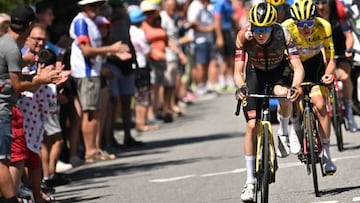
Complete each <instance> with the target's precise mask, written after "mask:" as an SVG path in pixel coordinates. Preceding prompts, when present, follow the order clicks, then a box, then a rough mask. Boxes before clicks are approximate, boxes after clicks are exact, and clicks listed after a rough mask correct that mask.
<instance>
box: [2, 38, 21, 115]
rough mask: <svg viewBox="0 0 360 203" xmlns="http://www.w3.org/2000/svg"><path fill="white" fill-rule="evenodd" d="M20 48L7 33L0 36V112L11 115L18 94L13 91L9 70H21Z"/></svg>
mask: <svg viewBox="0 0 360 203" xmlns="http://www.w3.org/2000/svg"><path fill="white" fill-rule="evenodd" d="M21 67H22V57H21V52H20V49H19V47H18V45H17V43H16V42H15V40H14V39H13V38H11V37H10V36H9V35H8V34H4V35H3V36H1V37H0V114H1V115H11V109H12V107H13V106H14V105H15V104H16V102H17V100H18V97H19V95H18V94H17V93H16V92H15V91H14V89H13V86H12V82H11V80H10V76H9V72H21Z"/></svg>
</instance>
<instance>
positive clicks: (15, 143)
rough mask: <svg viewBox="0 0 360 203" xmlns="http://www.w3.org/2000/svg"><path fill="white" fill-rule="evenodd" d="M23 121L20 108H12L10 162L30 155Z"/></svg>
mask: <svg viewBox="0 0 360 203" xmlns="http://www.w3.org/2000/svg"><path fill="white" fill-rule="evenodd" d="M23 121H24V118H23V116H22V114H21V112H20V109H19V108H18V107H16V106H14V107H13V108H12V119H11V125H12V134H13V140H12V144H11V160H10V162H12V163H14V162H18V161H22V160H25V159H26V158H27V157H28V156H27V154H28V153H27V146H26V140H25V131H24V128H23V124H24V123H23Z"/></svg>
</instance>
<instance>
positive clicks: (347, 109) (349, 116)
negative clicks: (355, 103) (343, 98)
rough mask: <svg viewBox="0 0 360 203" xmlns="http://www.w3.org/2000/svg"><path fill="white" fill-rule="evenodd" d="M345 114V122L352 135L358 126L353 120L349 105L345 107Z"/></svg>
mask: <svg viewBox="0 0 360 203" xmlns="http://www.w3.org/2000/svg"><path fill="white" fill-rule="evenodd" d="M345 113H346V120H347V126H348V129H349V131H350V132H352V133H354V132H356V131H357V130H358V126H357V124H356V121H355V119H354V115H353V111H352V107H351V105H345Z"/></svg>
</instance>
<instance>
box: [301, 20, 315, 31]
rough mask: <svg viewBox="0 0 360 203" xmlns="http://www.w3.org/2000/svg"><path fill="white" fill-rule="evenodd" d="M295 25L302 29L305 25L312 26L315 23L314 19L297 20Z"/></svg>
mask: <svg viewBox="0 0 360 203" xmlns="http://www.w3.org/2000/svg"><path fill="white" fill-rule="evenodd" d="M296 25H297V26H298V28H300V29H304V28H305V27H308V28H312V27H314V25H315V21H314V20H304V21H299V22H297V23H296Z"/></svg>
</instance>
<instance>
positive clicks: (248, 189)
mask: <svg viewBox="0 0 360 203" xmlns="http://www.w3.org/2000/svg"><path fill="white" fill-rule="evenodd" d="M241 200H242V201H244V202H250V201H251V202H253V201H254V200H255V185H254V184H251V183H248V184H246V185H244V189H243V190H242V192H241Z"/></svg>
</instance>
